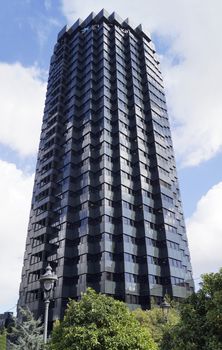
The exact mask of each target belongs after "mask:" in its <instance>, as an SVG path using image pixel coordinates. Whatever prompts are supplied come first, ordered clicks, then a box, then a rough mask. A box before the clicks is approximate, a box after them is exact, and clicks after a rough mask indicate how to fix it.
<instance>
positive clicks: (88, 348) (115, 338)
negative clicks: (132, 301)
mask: <svg viewBox="0 0 222 350" xmlns="http://www.w3.org/2000/svg"><path fill="white" fill-rule="evenodd" d="M49 348H50V349H51V350H61V349H63V350H156V349H157V347H156V345H155V343H154V341H153V339H152V337H151V335H150V333H149V331H148V329H147V328H145V327H143V326H141V325H140V323H139V321H138V320H137V319H136V317H135V316H134V315H133V313H132V312H131V311H130V310H129V309H128V307H127V306H126V305H125V304H124V303H123V302H120V301H117V300H114V299H113V298H111V297H108V296H105V295H102V294H97V293H96V292H95V291H94V290H92V289H88V290H87V291H86V293H85V294H83V295H82V298H81V300H80V301H79V302H76V301H73V300H72V301H70V302H69V304H68V308H67V310H66V313H65V317H64V320H63V321H62V322H61V323H57V324H56V325H55V327H54V330H53V332H52V338H51V342H50V344H49Z"/></svg>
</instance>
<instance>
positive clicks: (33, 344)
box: [10, 308, 43, 350]
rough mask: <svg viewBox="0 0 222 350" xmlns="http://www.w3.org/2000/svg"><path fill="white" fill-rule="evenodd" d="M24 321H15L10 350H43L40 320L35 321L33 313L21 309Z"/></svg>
mask: <svg viewBox="0 0 222 350" xmlns="http://www.w3.org/2000/svg"><path fill="white" fill-rule="evenodd" d="M20 314H21V316H22V321H19V320H18V319H15V326H14V327H12V330H11V333H10V338H12V339H13V340H11V343H10V350H42V349H43V340H42V338H43V336H42V330H43V326H42V325H41V321H40V320H35V318H34V317H33V314H32V313H31V311H30V310H29V309H28V308H26V309H20Z"/></svg>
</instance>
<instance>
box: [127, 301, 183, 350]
mask: <svg viewBox="0 0 222 350" xmlns="http://www.w3.org/2000/svg"><path fill="white" fill-rule="evenodd" d="M133 313H134V315H135V317H136V319H137V320H138V321H139V322H140V324H141V325H142V326H144V327H146V328H147V329H148V330H149V331H150V333H151V336H152V338H153V339H154V341H155V343H157V344H158V345H160V344H161V342H162V338H163V335H164V334H165V333H166V332H167V331H168V330H169V329H171V328H172V327H174V326H175V325H176V324H178V322H179V321H180V316H179V311H178V309H177V308H176V307H174V306H173V305H172V306H171V308H170V309H169V310H168V313H167V316H165V315H164V314H163V310H162V309H161V308H160V307H158V306H154V307H153V308H152V309H151V310H145V311H144V310H141V309H136V310H135V311H133Z"/></svg>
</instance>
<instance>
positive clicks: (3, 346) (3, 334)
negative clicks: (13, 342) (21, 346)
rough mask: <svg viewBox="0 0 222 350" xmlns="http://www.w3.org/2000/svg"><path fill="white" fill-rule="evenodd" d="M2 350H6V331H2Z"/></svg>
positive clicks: (0, 339) (0, 343) (0, 345)
mask: <svg viewBox="0 0 222 350" xmlns="http://www.w3.org/2000/svg"><path fill="white" fill-rule="evenodd" d="M0 350H6V330H5V329H3V330H1V331H0Z"/></svg>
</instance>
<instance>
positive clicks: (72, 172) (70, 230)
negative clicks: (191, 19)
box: [19, 10, 193, 319]
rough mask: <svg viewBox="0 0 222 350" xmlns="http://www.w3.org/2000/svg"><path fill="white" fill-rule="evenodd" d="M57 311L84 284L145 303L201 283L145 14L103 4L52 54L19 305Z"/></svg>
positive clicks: (65, 33)
mask: <svg viewBox="0 0 222 350" xmlns="http://www.w3.org/2000/svg"><path fill="white" fill-rule="evenodd" d="M48 262H50V264H51V266H52V267H53V269H54V270H56V274H57V275H58V282H57V285H56V289H55V301H54V303H53V304H51V316H50V317H51V319H55V318H61V317H62V314H63V312H64V308H65V306H66V303H67V300H68V298H79V297H80V295H81V292H82V291H85V289H86V288H87V286H91V287H93V288H94V289H95V290H96V291H100V292H102V293H106V294H109V295H112V296H115V297H116V298H118V299H120V300H123V301H125V302H126V303H128V304H130V305H131V306H132V307H136V306H139V305H140V306H142V307H143V308H147V307H149V305H150V301H151V299H152V298H153V299H154V301H156V302H159V301H160V300H161V299H162V297H163V296H164V295H165V294H169V295H171V296H173V297H174V298H185V297H186V296H187V295H189V294H190V293H191V291H192V290H193V281H192V273H191V264H190V257H189V251H188V245H187V236H186V233H185V226H184V218H183V213H182V208H181V200H180V194H179V188H178V181H177V175H176V167H175V160H174V155H173V148H172V141H171V135H170V128H169V122H168V117H167V111H166V102H165V96H164V91H163V82H162V78H161V73H160V70H159V62H158V58H157V56H156V54H155V50H154V45H153V44H152V42H151V39H150V37H149V35H148V34H146V33H144V31H143V28H142V26H141V25H140V26H138V27H136V28H135V27H133V26H132V25H131V24H130V22H129V20H128V19H127V20H125V21H123V20H122V19H121V18H120V17H119V16H118V15H117V14H116V13H113V14H112V15H109V14H108V13H107V12H106V11H105V10H102V11H101V12H100V13H99V14H97V15H95V14H93V13H92V14H90V16H89V17H88V18H87V19H86V20H85V21H81V20H80V19H79V20H78V21H77V22H76V23H75V24H74V25H73V26H72V27H71V28H69V29H67V28H66V27H65V28H63V30H62V31H61V32H60V33H59V35H58V41H57V43H56V45H55V49H54V53H53V56H52V59H51V64H50V72H49V80H48V90H47V95H46V103H45V110H44V117H43V125H42V132H41V140H40V146H39V153H38V161H37V168H36V177H35V184H34V191H33V199H32V207H31V213H30V222H29V228H28V236H27V242H26V252H25V257H24V266H23V270H22V282H21V286H20V298H19V305H21V306H23V305H28V306H29V307H30V309H31V310H32V311H34V312H35V313H36V314H41V313H42V310H43V302H42V292H41V290H40V284H39V281H38V280H39V276H40V274H42V273H44V269H45V267H46V265H47V263H48Z"/></svg>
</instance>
